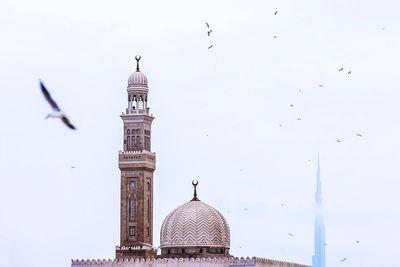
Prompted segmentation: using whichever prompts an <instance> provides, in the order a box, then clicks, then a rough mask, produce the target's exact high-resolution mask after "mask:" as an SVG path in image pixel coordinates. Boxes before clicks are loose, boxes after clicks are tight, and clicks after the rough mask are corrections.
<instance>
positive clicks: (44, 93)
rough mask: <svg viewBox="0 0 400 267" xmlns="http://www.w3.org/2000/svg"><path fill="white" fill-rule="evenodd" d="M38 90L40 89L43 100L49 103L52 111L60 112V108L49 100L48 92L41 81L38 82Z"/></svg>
mask: <svg viewBox="0 0 400 267" xmlns="http://www.w3.org/2000/svg"><path fill="white" fill-rule="evenodd" d="M40 88H41V89H42V93H43V95H44V98H46V100H47V102H49V104H50V106H51V107H52V108H53V110H57V111H60V108H59V107H58V105H57V103H56V102H55V101H54V100H53V99H52V98H51V96H50V93H49V91H47V89H46V87H45V86H44V84H43V82H42V81H40Z"/></svg>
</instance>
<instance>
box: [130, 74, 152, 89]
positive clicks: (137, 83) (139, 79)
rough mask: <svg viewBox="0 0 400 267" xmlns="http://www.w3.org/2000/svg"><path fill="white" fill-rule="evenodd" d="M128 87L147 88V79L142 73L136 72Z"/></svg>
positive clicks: (132, 75) (131, 77)
mask: <svg viewBox="0 0 400 267" xmlns="http://www.w3.org/2000/svg"><path fill="white" fill-rule="evenodd" d="M128 87H147V77H146V75H144V74H143V73H141V72H140V71H135V72H134V73H132V74H131V76H129V78H128Z"/></svg>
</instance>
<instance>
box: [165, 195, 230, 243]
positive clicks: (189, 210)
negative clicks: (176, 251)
mask: <svg viewBox="0 0 400 267" xmlns="http://www.w3.org/2000/svg"><path fill="white" fill-rule="evenodd" d="M160 243H161V246H160V247H161V248H163V247H195V246H207V247H225V248H229V246H230V233H229V225H228V223H227V221H226V220H225V218H224V216H222V214H221V213H220V212H219V211H217V210H216V209H214V208H213V207H211V206H209V205H207V204H206V203H204V202H201V201H199V200H192V201H189V202H187V203H185V204H183V205H182V206H180V207H178V208H176V209H175V210H173V211H172V212H171V213H170V214H169V215H168V216H167V217H166V218H165V220H164V222H163V225H162V227H161V233H160Z"/></svg>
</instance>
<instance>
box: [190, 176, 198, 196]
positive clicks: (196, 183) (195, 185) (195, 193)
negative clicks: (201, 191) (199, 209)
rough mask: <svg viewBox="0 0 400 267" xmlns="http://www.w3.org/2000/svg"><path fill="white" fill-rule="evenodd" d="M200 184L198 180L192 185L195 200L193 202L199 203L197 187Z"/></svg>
mask: <svg viewBox="0 0 400 267" xmlns="http://www.w3.org/2000/svg"><path fill="white" fill-rule="evenodd" d="M198 184H199V182H198V181H197V180H193V181H192V185H193V187H194V189H193V198H192V200H191V201H199V199H198V198H197V191H196V187H197V185H198Z"/></svg>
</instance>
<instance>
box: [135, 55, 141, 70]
mask: <svg viewBox="0 0 400 267" xmlns="http://www.w3.org/2000/svg"><path fill="white" fill-rule="evenodd" d="M141 58H142V57H141V56H140V55H136V56H135V59H136V71H139V60H140V59H141Z"/></svg>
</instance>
